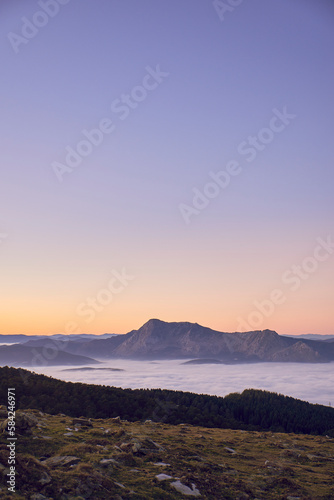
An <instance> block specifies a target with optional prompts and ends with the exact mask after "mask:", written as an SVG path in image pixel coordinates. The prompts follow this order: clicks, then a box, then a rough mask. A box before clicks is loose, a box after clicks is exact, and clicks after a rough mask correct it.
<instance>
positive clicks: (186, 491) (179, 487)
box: [170, 481, 201, 497]
mask: <svg viewBox="0 0 334 500" xmlns="http://www.w3.org/2000/svg"><path fill="white" fill-rule="evenodd" d="M170 485H171V486H173V488H175V489H176V491H178V492H179V493H182V494H183V495H187V496H190V497H200V496H201V494H200V492H199V491H198V489H197V488H196V487H195V485H194V483H192V484H191V486H192V489H190V488H188V486H186V485H185V484H182V483H181V481H174V483H170Z"/></svg>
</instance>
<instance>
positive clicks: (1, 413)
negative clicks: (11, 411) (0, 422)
mask: <svg viewBox="0 0 334 500" xmlns="http://www.w3.org/2000/svg"><path fill="white" fill-rule="evenodd" d="M7 417H8V410H7V407H6V406H4V405H0V418H7Z"/></svg>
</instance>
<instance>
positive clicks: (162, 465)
mask: <svg viewBox="0 0 334 500" xmlns="http://www.w3.org/2000/svg"><path fill="white" fill-rule="evenodd" d="M153 465H158V466H160V467H167V466H170V464H165V462H156V463H155V464H153Z"/></svg>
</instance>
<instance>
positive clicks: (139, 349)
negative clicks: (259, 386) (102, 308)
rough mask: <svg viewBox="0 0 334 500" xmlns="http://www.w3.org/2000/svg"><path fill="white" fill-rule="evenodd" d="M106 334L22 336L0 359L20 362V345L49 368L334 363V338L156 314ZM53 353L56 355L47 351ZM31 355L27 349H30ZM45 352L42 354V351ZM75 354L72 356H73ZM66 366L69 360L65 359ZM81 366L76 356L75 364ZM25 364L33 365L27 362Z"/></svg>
mask: <svg viewBox="0 0 334 500" xmlns="http://www.w3.org/2000/svg"><path fill="white" fill-rule="evenodd" d="M108 335H109V336H108V338H106V336H105V335H103V336H102V338H93V339H92V338H91V337H88V338H87V337H83V336H82V335H80V336H79V337H77V336H74V337H73V338H72V337H71V336H70V337H69V336H66V337H61V336H60V337H59V336H57V337H52V338H50V337H41V338H36V336H33V337H32V338H31V339H30V340H26V337H24V340H25V341H24V343H21V344H16V345H12V346H11V347H12V350H11V351H9V350H8V349H7V350H6V349H5V348H6V346H0V363H1V362H2V359H3V357H4V352H5V351H6V353H7V354H9V353H11V357H10V358H7V359H6V362H7V363H12V362H16V363H17V359H16V356H15V352H17V353H18V355H19V353H20V356H21V355H22V347H23V346H25V348H26V349H28V350H29V349H30V350H31V351H32V352H35V350H36V349H37V351H38V352H40V351H41V352H40V355H41V356H43V355H44V357H46V359H47V363H45V364H48V365H49V366H52V365H55V364H56V365H59V364H61V359H57V352H59V358H61V357H63V356H64V355H63V353H68V354H71V355H73V356H74V357H75V356H85V357H86V358H87V357H88V358H90V361H89V360H87V359H86V360H82V364H87V363H89V362H91V363H94V362H96V360H95V359H94V358H97V359H101V360H105V359H135V360H154V359H161V360H164V359H165V360H167V359H184V360H185V359H188V360H189V359H192V358H196V359H201V358H206V359H210V358H215V359H219V360H220V361H222V362H225V363H254V362H296V363H303V362H304V363H323V362H331V361H334V342H333V341H331V340H330V339H329V340H327V339H326V340H314V339H308V338H302V337H298V338H296V337H288V336H285V335H279V334H278V333H277V332H275V331H274V330H269V329H266V330H254V331H249V332H232V333H231V332H220V331H217V330H213V329H211V328H208V327H205V326H202V325H199V324H198V323H190V322H187V321H183V322H165V321H162V320H159V319H156V318H153V319H150V320H148V321H147V322H146V323H144V324H143V325H142V326H141V327H140V328H139V329H138V330H131V331H130V332H128V333H126V334H122V335H120V334H119V335H117V334H114V335H112V334H108ZM48 351H52V352H53V353H54V356H48V355H47V354H45V353H46V352H48ZM26 353H28V351H26ZM43 353H44V354H43ZM74 359H75V358H73V360H74ZM65 364H69V363H68V362H66V363H65ZM73 364H80V359H79V358H76V360H75V363H73ZM25 366H33V365H31V364H30V365H29V364H27V361H25Z"/></svg>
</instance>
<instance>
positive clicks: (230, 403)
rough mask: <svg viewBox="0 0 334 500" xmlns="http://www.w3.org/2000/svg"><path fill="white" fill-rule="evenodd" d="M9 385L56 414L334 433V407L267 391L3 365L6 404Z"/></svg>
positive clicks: (1, 398)
mask: <svg viewBox="0 0 334 500" xmlns="http://www.w3.org/2000/svg"><path fill="white" fill-rule="evenodd" d="M102 376H103V375H102V374H101V377H102ZM8 387H15V388H16V398H17V404H18V408H20V409H26V408H36V409H39V410H41V411H43V412H47V413H51V414H57V413H66V414H67V415H70V416H72V417H79V416H81V415H83V416H85V417H91V418H109V417H116V416H120V417H121V418H122V419H125V420H129V421H136V420H145V419H151V420H155V421H163V422H166V423H170V424H174V425H177V424H180V423H188V424H192V425H201V426H203V427H209V428H212V427H219V428H232V429H243V430H254V431H258V430H259V431H264V430H270V431H275V432H295V433H304V434H322V435H326V434H328V435H331V436H334V409H333V408H331V407H327V406H322V405H315V404H310V403H307V402H305V401H300V400H298V399H294V398H291V397H287V396H283V395H280V394H276V393H272V392H267V391H261V390H254V389H248V390H245V391H243V392H242V393H241V394H239V393H233V394H229V395H228V396H225V397H224V398H223V397H217V396H208V395H200V394H193V393H189V392H181V391H170V390H162V389H150V390H149V389H136V390H132V389H120V388H116V387H105V386H99V385H92V384H82V383H72V382H63V381H61V380H57V379H53V378H51V377H46V376H45V375H36V374H34V373H31V372H29V371H27V370H21V369H15V368H8V367H5V368H0V404H1V403H2V404H4V402H5V401H6V398H7V388H8Z"/></svg>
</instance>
